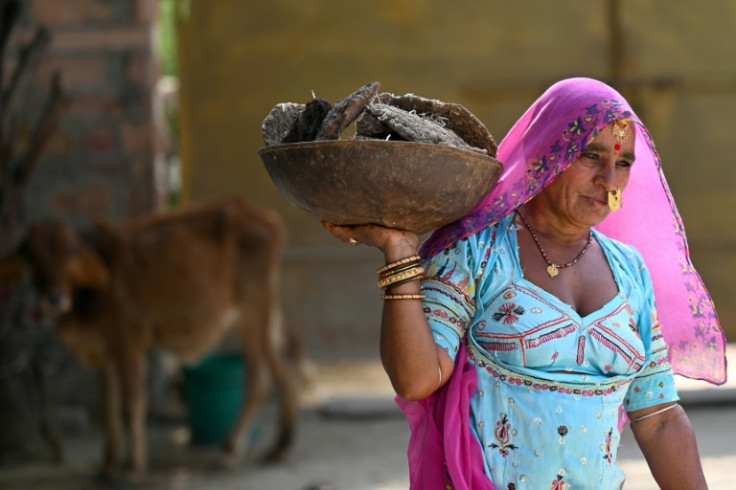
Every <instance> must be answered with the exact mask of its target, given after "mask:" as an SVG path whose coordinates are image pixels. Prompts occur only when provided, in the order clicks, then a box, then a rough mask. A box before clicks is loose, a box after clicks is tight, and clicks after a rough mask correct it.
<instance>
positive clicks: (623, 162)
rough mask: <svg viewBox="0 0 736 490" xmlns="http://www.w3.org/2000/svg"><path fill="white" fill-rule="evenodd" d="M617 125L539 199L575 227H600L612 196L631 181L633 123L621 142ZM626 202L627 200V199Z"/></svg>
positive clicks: (609, 127)
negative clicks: (616, 130) (615, 135)
mask: <svg viewBox="0 0 736 490" xmlns="http://www.w3.org/2000/svg"><path fill="white" fill-rule="evenodd" d="M612 126H613V124H609V125H608V126H606V127H604V128H603V129H602V130H601V132H600V133H599V134H598V136H597V137H596V138H595V139H593V141H591V142H590V144H589V145H588V146H587V148H586V149H585V150H584V151H583V152H581V154H580V156H579V157H578V159H577V160H575V161H574V162H573V163H572V164H571V165H570V166H569V167H568V168H567V170H565V171H564V172H563V173H562V174H561V175H560V176H558V177H557V178H556V179H555V180H554V181H553V182H552V183H551V184H550V185H549V186H547V187H546V188H545V189H544V190H543V191H542V192H541V193H540V194H539V195H538V196H537V197H538V198H539V201H540V202H539V204H544V205H546V206H547V207H548V209H549V210H550V211H552V212H553V213H555V214H556V215H557V216H558V217H559V218H560V219H561V220H563V221H567V222H569V223H570V224H572V225H577V226H581V227H591V226H595V225H598V224H600V223H601V222H602V221H603V220H604V219H606V217H607V216H608V213H610V212H611V210H610V208H609V207H608V193H609V192H611V191H615V190H616V189H617V188H620V189H621V190H622V191H623V190H624V188H625V187H626V184H627V183H628V182H629V174H630V172H631V166H632V165H633V164H634V142H635V141H634V139H635V135H636V131H635V128H634V127H633V124H630V125H629V128H628V136H627V137H626V138H625V139H624V140H623V141H621V142H620V143H619V141H617V139H616V138H614V134H613V132H612ZM624 201H625V198H624Z"/></svg>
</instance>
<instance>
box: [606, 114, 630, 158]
mask: <svg viewBox="0 0 736 490" xmlns="http://www.w3.org/2000/svg"><path fill="white" fill-rule="evenodd" d="M611 133H613V139H615V140H616V144H615V145H614V148H615V150H616V151H621V144H622V143H623V142H624V141H626V139H627V138H628V137H629V135H630V134H631V129H629V122H628V121H626V120H619V121H614V122H613V124H612V125H611Z"/></svg>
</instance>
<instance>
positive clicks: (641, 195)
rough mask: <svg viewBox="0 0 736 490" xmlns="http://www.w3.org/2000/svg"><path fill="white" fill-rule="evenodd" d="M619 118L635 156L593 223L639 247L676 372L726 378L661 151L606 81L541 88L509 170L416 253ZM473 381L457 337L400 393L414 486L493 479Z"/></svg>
mask: <svg viewBox="0 0 736 490" xmlns="http://www.w3.org/2000/svg"><path fill="white" fill-rule="evenodd" d="M620 119H629V120H632V121H633V122H634V124H633V126H634V128H635V130H636V147H635V154H636V162H635V164H634V166H633V167H632V171H631V177H630V179H629V184H628V186H627V187H626V189H625V190H624V191H623V207H622V208H621V209H620V210H619V211H618V212H615V213H611V214H610V215H609V216H608V218H606V220H605V221H604V222H603V223H601V224H600V225H599V226H597V227H596V228H597V229H598V230H599V231H601V232H602V233H604V234H605V235H607V236H609V237H611V238H614V239H616V240H619V241H621V242H623V243H627V244H630V245H634V246H635V247H636V248H637V249H638V250H639V251H640V252H641V254H642V255H643V257H644V260H645V262H646V264H647V267H648V268H649V271H650V273H651V276H652V280H653V283H654V291H655V298H656V303H657V312H658V315H659V321H660V324H661V326H662V332H663V335H664V337H665V339H666V341H667V343H668V344H669V347H670V362H671V364H672V367H673V369H674V371H675V373H677V374H680V375H682V376H687V377H690V378H695V379H702V380H705V381H708V382H710V383H714V384H722V383H724V382H725V381H726V359H725V346H726V340H725V337H724V335H723V331H722V330H721V327H720V323H719V322H718V317H717V315H716V312H715V309H714V306H713V302H712V300H711V297H710V295H709V294H708V291H707V290H706V288H705V285H704V284H703V282H702V280H701V279H700V276H699V275H698V273H697V272H696V271H695V268H694V267H693V265H692V263H691V262H690V254H689V251H688V246H687V239H686V237H685V229H684V227H683V224H682V220H681V218H680V214H679V212H678V211H677V207H676V206H675V201H674V199H673V197H672V194H671V193H670V190H669V187H668V186H667V181H666V180H665V178H664V174H663V173H662V162H661V160H660V157H659V154H658V153H657V151H656V149H655V147H654V143H653V142H652V138H651V136H650V134H649V132H648V131H647V129H646V127H645V126H644V124H643V123H642V122H641V121H640V120H639V118H638V117H637V116H636V114H634V111H633V110H632V109H631V107H630V106H629V105H628V103H627V102H626V100H625V99H624V98H623V97H622V96H621V94H619V93H618V92H617V91H615V90H614V89H613V88H611V87H609V86H608V85H606V84H604V83H602V82H599V81H597V80H593V79H589V78H571V79H567V80H562V81H560V82H558V83H556V84H555V85H553V86H552V87H550V88H549V89H548V90H547V91H546V92H545V93H544V94H542V96H541V97H540V98H539V99H538V100H537V101H536V102H534V104H533V105H532V106H531V107H530V108H529V109H528V110H527V111H526V113H524V115H523V116H522V117H521V118H520V119H519V120H518V121H517V122H516V124H515V125H514V126H513V127H512V128H511V130H510V131H509V133H508V135H507V136H506V137H505V138H504V140H503V141H502V142H501V144H500V145H499V147H498V154H497V158H498V160H500V161H501V162H502V163H503V164H504V167H505V170H504V173H503V175H502V176H501V178H500V180H499V182H498V184H497V185H496V187H495V188H494V189H493V190H492V191H491V192H490V193H489V194H488V196H486V197H485V199H484V200H483V201H482V202H481V203H480V204H479V205H478V206H477V207H476V209H475V210H473V211H472V212H471V213H470V214H468V215H467V216H466V217H465V218H463V219H461V220H459V221H456V222H455V223H452V224H450V225H448V226H446V227H444V228H441V229H439V230H437V231H435V232H434V233H433V234H432V235H431V236H430V237H429V238H428V239H427V240H426V241H425V242H424V244H423V245H422V249H421V251H420V253H421V254H422V256H423V257H425V258H427V257H431V256H433V255H435V254H437V253H439V252H441V251H442V250H444V249H446V248H448V247H450V246H452V245H453V244H454V243H455V242H456V241H458V240H461V239H463V238H465V237H468V236H469V235H471V234H473V233H475V232H477V231H479V230H481V229H483V228H485V227H488V226H491V225H493V224H495V223H497V222H498V221H499V220H500V219H501V218H503V217H504V216H507V215H508V214H510V213H512V212H514V211H516V209H518V208H519V207H520V206H521V205H523V204H524V203H525V202H527V201H528V200H530V199H531V198H533V197H534V196H536V195H537V194H538V193H539V192H540V191H541V190H542V189H543V188H544V187H545V186H546V185H548V184H549V183H550V182H552V181H553V180H554V179H555V178H556V177H557V176H558V175H560V174H561V173H562V172H563V171H564V170H565V169H566V168H567V167H568V166H569V165H570V164H571V163H573V162H574V161H575V160H576V159H577V158H578V156H579V155H580V153H581V151H582V150H584V148H585V147H586V145H587V144H588V143H590V141H591V140H592V139H593V138H595V137H596V135H598V133H599V132H600V131H601V130H602V129H603V127H605V126H606V125H608V124H610V123H611V122H613V121H616V120H620ZM476 385H477V375H476V371H475V367H474V366H472V365H470V364H469V363H468V361H467V351H466V350H465V347H464V344H461V349H460V351H459V352H458V354H457V358H456V360H455V371H454V373H453V375H452V378H451V379H450V381H449V382H448V383H447V385H445V386H444V387H443V388H442V389H441V390H439V391H438V392H437V393H435V394H434V395H432V396H430V397H429V398H427V399H425V400H422V401H419V402H406V401H403V400H400V399H399V400H398V403H399V405H400V406H401V408H402V410H404V412H405V414H406V415H407V418H408V421H409V425H410V428H411V432H412V435H411V439H410V441H409V451H408V457H409V468H410V479H411V485H412V488H421V489H428V488H437V489H444V488H446V487H445V482H446V480H445V477H446V476H449V478H450V479H451V480H452V484H453V487H452V488H454V489H455V490H461V489H488V490H492V489H494V488H495V487H494V486H493V484H492V483H491V481H490V480H489V479H488V478H487V477H486V476H485V474H484V470H483V468H484V465H483V462H482V458H483V455H482V452H481V448H480V446H479V444H478V443H477V440H475V439H474V436H473V434H472V432H471V428H470V427H469V425H468V424H469V413H470V405H469V403H470V398H472V396H473V393H474V392H475V389H476Z"/></svg>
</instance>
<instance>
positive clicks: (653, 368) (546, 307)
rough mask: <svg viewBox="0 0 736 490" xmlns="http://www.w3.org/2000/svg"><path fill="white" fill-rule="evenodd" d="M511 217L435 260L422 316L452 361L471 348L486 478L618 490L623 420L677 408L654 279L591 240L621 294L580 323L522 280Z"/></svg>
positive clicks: (638, 264)
mask: <svg viewBox="0 0 736 490" xmlns="http://www.w3.org/2000/svg"><path fill="white" fill-rule="evenodd" d="M512 221H513V215H511V216H509V217H507V218H504V219H503V220H502V221H501V222H499V223H498V224H497V225H495V226H493V227H489V228H487V229H485V230H483V231H481V232H478V233H476V234H475V235H472V236H470V237H468V238H466V239H464V240H461V241H459V242H458V243H457V244H456V246H455V247H454V248H451V249H448V250H446V251H445V252H443V253H440V254H438V255H436V256H435V257H433V258H432V259H430V260H429V261H428V262H427V264H426V269H427V278H426V279H425V280H424V281H423V282H422V292H423V293H424V294H425V295H426V296H427V297H426V299H425V300H424V311H425V314H426V316H427V318H428V320H429V322H430V325H431V327H432V330H433V332H434V337H435V341H436V343H437V344H438V345H439V346H441V347H442V348H444V349H445V350H446V351H447V352H448V353H449V354H450V356H451V357H452V358H453V359H454V358H455V356H456V354H457V352H458V349H459V346H460V343H461V342H464V341H465V342H467V345H468V352H469V361H470V362H471V363H473V364H474V365H475V367H476V371H477V374H478V388H477V391H476V393H475V395H474V397H473V399H472V400H471V407H470V409H471V413H470V414H469V416H470V417H471V421H472V423H473V427H474V429H475V435H476V437H477V439H478V442H479V444H480V445H481V447H482V450H483V454H484V456H485V458H484V460H485V465H486V467H485V472H486V474H487V475H489V477H490V478H491V480H492V481H493V482H494V484H495V485H496V487H497V488H498V489H499V490H501V489H503V490H507V489H523V488H528V489H535V490H536V489H542V488H545V489H546V488H556V489H560V490H561V489H563V488H576V489H582V488H590V489H601V488H620V487H621V486H622V485H623V482H624V474H623V471H622V470H621V469H620V468H618V467H617V466H616V452H617V448H618V443H619V440H620V432H619V411H620V409H621V407H622V406H623V407H625V409H626V410H627V411H634V410H639V409H642V408H646V407H649V406H653V405H658V404H661V403H665V402H670V401H674V400H678V396H677V392H676V389H675V385H674V379H673V373H672V369H671V368H670V365H669V361H668V359H667V347H666V345H665V342H664V339H663V337H662V335H661V333H660V329H659V324H658V322H657V314H656V308H655V303H654V293H653V289H652V283H651V279H650V277H649V273H648V271H647V269H646V266H645V265H644V261H643V259H642V257H641V255H640V254H639V253H638V252H637V251H636V250H635V249H634V248H633V247H631V246H627V245H624V244H621V243H619V242H616V241H615V240H612V239H610V238H607V237H605V236H604V235H602V234H600V233H598V232H596V231H595V230H594V231H593V233H594V237H595V239H596V240H597V241H598V243H599V244H600V246H601V248H602V249H603V251H604V253H605V255H606V258H607V259H608V262H609V265H610V267H611V270H612V271H613V275H614V277H615V280H616V283H617V285H618V291H619V293H618V294H617V295H616V296H615V297H614V298H612V299H611V300H610V301H609V302H608V303H607V304H606V305H604V306H603V307H602V308H601V309H600V310H598V311H596V312H593V313H591V314H589V315H587V316H585V317H581V316H580V315H579V314H578V313H577V312H576V311H575V310H574V309H573V308H572V307H571V306H570V305H568V304H566V303H564V302H562V301H560V300H559V299H558V298H557V297H555V296H554V295H552V294H550V293H548V292H547V291H545V290H543V289H541V288H540V287H538V286H536V285H535V284H532V283H531V282H529V281H528V280H526V279H525V278H524V274H523V270H522V269H521V264H520V261H519V256H518V242H517V232H516V227H515V226H514V225H513V223H512Z"/></svg>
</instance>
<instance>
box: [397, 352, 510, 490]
mask: <svg viewBox="0 0 736 490" xmlns="http://www.w3.org/2000/svg"><path fill="white" fill-rule="evenodd" d="M477 384H478V378H477V373H476V371H475V366H474V365H472V364H470V363H469V362H468V354H467V351H466V350H465V345H464V344H462V346H461V348H460V351H459V352H458V353H457V357H456V358H455V369H454V371H453V373H452V377H451V378H450V381H449V382H448V383H447V384H446V385H445V386H443V387H442V388H441V389H440V390H439V391H438V392H437V393H435V394H434V395H432V396H430V397H429V398H426V399H424V400H421V401H418V402H407V401H405V400H402V399H401V398H396V401H397V403H398V405H399V406H400V407H401V409H402V410H403V411H404V413H405V414H406V417H407V419H408V420H409V428H410V429H411V438H410V439H409V450H408V459H409V481H410V484H411V488H412V489H421V490H434V489H437V490H446V489H447V488H452V489H454V490H495V489H496V487H495V486H494V485H493V483H492V482H491V480H490V478H488V476H486V474H485V471H484V467H485V464H484V462H483V453H482V451H481V448H480V443H479V442H478V439H477V438H476V437H475V434H473V432H472V431H471V428H470V417H469V414H470V399H471V398H472V397H473V395H474V394H475V389H476V386H477ZM448 477H449V481H448ZM449 483H451V485H452V486H451V487H450V486H448V484H449Z"/></svg>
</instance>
